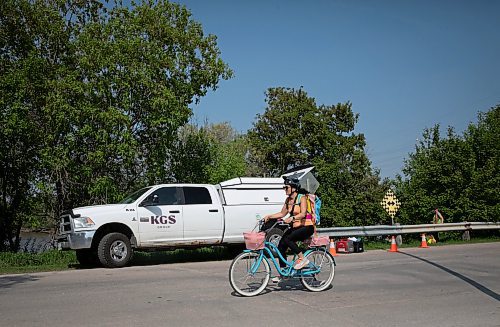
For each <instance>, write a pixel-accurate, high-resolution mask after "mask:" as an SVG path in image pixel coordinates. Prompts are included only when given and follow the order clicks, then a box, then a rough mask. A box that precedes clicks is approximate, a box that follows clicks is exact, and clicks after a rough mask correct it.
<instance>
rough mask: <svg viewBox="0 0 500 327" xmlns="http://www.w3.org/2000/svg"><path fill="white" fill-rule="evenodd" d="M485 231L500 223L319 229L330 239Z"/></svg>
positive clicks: (497, 226)
mask: <svg viewBox="0 0 500 327" xmlns="http://www.w3.org/2000/svg"><path fill="white" fill-rule="evenodd" d="M485 229H500V222H495V223H490V222H463V223H446V224H422V225H399V226H398V225H376V226H359V227H327V228H318V233H319V234H321V235H328V236H330V237H349V236H383V235H400V234H417V233H431V232H434V233H436V232H451V231H473V230H485Z"/></svg>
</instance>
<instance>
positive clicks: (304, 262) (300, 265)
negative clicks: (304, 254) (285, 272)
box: [293, 258, 309, 270]
mask: <svg viewBox="0 0 500 327" xmlns="http://www.w3.org/2000/svg"><path fill="white" fill-rule="evenodd" d="M308 264H309V260H307V258H303V259H300V258H299V259H298V260H297V261H295V266H293V269H295V270H299V269H302V268H304V267H305V266H307V265H308Z"/></svg>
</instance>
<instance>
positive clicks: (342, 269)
mask: <svg viewBox="0 0 500 327" xmlns="http://www.w3.org/2000/svg"><path fill="white" fill-rule="evenodd" d="M336 259H337V269H336V275H335V279H334V287H333V288H332V289H330V290H328V291H325V292H321V293H311V292H308V291H306V290H304V289H303V287H302V285H301V284H300V282H299V281H294V280H289V281H285V282H283V283H281V284H279V285H277V286H276V285H271V284H270V285H269V287H268V288H267V289H266V291H265V292H264V293H263V294H261V295H259V296H257V297H253V298H243V297H239V296H237V295H236V294H235V293H234V292H233V290H232V289H231V287H230V285H229V282H228V268H229V265H230V261H219V262H200V263H182V264H168V265H156V266H140V267H127V268H122V269H89V270H73V271H61V272H48V273H34V274H24V275H4V276H0V325H1V326H252V327H257V326H301V325H302V326H305V325H309V326H419V327H421V326H440V327H444V326H500V295H499V293H500V243H488V244H468V245H454V246H444V247H433V248H430V249H418V248H415V249H404V250H401V252H400V253H389V252H387V251H369V252H366V253H360V254H348V255H345V254H343V255H339V256H337V257H336Z"/></svg>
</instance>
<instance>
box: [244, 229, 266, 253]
mask: <svg viewBox="0 0 500 327" xmlns="http://www.w3.org/2000/svg"><path fill="white" fill-rule="evenodd" d="M243 238H244V239H245V245H246V247H247V249H248V250H260V249H263V248H264V242H265V241H266V233H264V232H258V233H257V232H245V233H243Z"/></svg>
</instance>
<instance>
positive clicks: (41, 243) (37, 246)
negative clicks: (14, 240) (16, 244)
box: [19, 232, 55, 253]
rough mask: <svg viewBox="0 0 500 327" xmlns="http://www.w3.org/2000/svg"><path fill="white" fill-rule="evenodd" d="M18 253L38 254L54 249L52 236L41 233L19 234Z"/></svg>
mask: <svg viewBox="0 0 500 327" xmlns="http://www.w3.org/2000/svg"><path fill="white" fill-rule="evenodd" d="M20 237H21V242H20V248H19V252H31V253H40V252H44V251H47V250H51V249H54V248H55V247H54V245H53V244H52V234H50V233H43V232H21V234H20Z"/></svg>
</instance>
